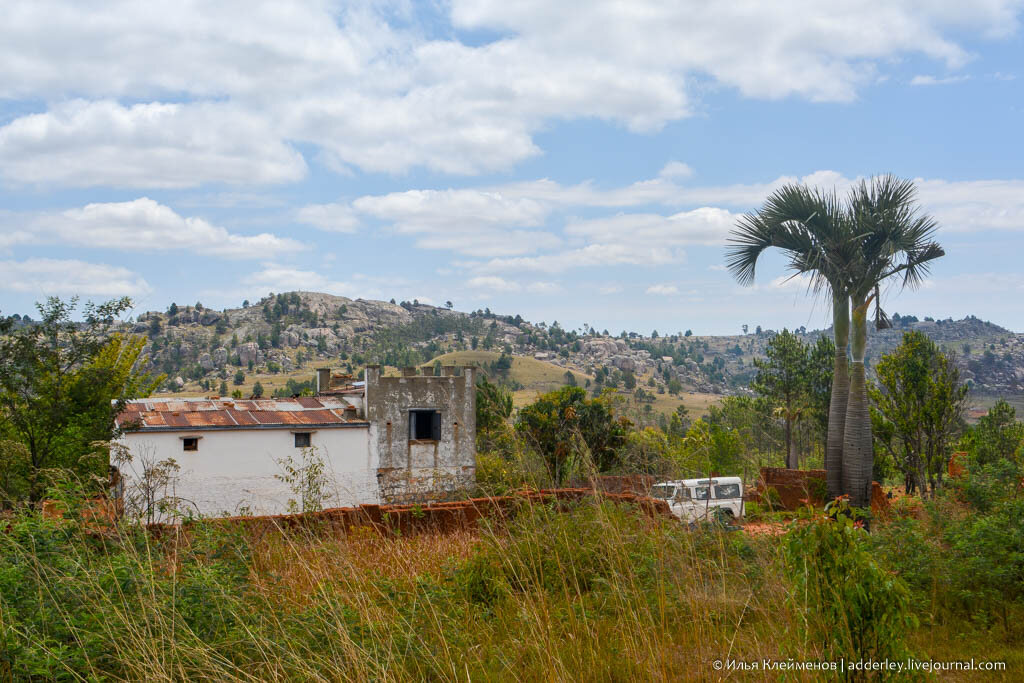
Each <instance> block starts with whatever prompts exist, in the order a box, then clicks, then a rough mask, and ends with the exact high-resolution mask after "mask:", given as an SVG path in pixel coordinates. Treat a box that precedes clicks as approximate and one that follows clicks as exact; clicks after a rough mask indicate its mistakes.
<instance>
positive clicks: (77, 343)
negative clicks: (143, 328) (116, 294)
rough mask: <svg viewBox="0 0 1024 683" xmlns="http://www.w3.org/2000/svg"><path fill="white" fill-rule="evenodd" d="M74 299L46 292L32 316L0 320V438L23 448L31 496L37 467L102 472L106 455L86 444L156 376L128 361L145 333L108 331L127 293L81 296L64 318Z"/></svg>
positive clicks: (108, 429) (108, 428) (39, 472)
mask: <svg viewBox="0 0 1024 683" xmlns="http://www.w3.org/2000/svg"><path fill="white" fill-rule="evenodd" d="M76 306H77V299H71V301H70V302H64V301H61V300H60V299H57V298H53V297H51V298H50V299H48V300H47V301H46V303H45V304H37V306H36V308H37V309H38V310H39V313H40V320H39V321H38V322H36V323H34V324H31V325H22V326H19V327H18V328H16V329H13V328H12V325H11V323H10V320H9V319H8V320H7V321H5V322H0V439H6V440H9V441H12V442H15V443H18V444H20V445H21V446H22V448H21V449H14V448H13V447H12V448H10V449H8V450H17V451H18V452H21V453H25V454H27V462H25V463H24V464H25V477H24V480H23V482H22V484H23V488H22V489H20V490H19V491H17V492H16V493H17V494H18V495H20V496H24V497H27V498H28V499H30V500H33V501H36V500H39V498H40V497H41V496H42V494H43V492H44V489H45V485H46V481H45V476H44V474H45V472H46V471H47V470H49V469H51V468H59V469H64V470H69V471H73V472H74V473H76V474H78V475H79V476H82V477H84V478H87V477H88V476H90V475H97V476H105V475H106V468H107V466H108V463H107V462H106V461H104V460H103V458H102V457H100V458H91V459H90V458H85V457H83V456H86V455H88V454H90V453H95V452H96V451H95V448H94V447H93V444H94V443H95V442H98V441H110V440H111V439H112V438H114V437H115V436H116V433H117V430H116V428H115V424H114V420H115V418H116V417H117V415H118V414H119V413H120V412H121V411H122V409H123V408H124V405H125V402H126V401H128V400H129V399H132V398H137V397H140V396H147V395H149V393H150V392H151V391H152V390H153V389H154V388H156V387H157V386H158V385H159V383H160V382H161V381H162V380H163V377H157V378H154V377H151V376H149V375H148V374H147V373H144V372H141V371H139V370H137V369H136V368H135V365H136V361H137V360H138V358H139V355H140V354H141V353H142V348H143V346H144V345H145V338H143V337H137V336H127V335H122V334H116V333H114V327H115V320H116V317H117V316H118V315H120V314H121V313H123V312H124V311H126V310H128V309H129V308H130V307H131V300H130V299H128V298H127V297H125V298H122V299H117V300H113V301H108V302H106V303H103V304H100V305H94V304H92V303H88V304H86V306H85V308H84V310H83V313H84V315H83V318H84V320H83V321H82V322H76V321H74V320H72V315H73V313H74V310H75V308H76Z"/></svg>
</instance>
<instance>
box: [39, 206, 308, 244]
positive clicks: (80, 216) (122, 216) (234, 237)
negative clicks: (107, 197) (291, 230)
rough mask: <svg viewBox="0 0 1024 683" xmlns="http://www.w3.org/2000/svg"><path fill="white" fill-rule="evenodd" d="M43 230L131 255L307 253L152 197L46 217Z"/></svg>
mask: <svg viewBox="0 0 1024 683" xmlns="http://www.w3.org/2000/svg"><path fill="white" fill-rule="evenodd" d="M37 226H40V227H43V228H45V229H48V230H49V231H51V232H52V234H53V235H55V236H56V237H57V238H59V239H60V240H61V241H63V242H64V243H67V244H77V245H81V246H87V247H105V248H109V249H121V250H129V251H164V250H168V249H188V250H191V251H194V252H197V253H201V254H209V255H211V256H222V257H225V258H266V257H267V256H268V255H271V254H275V253H279V252H282V251H284V252H288V251H299V250H302V249H304V248H305V247H304V246H303V245H302V244H300V243H299V242H296V241H295V240H292V239H288V238H284V237H277V236H276V235H271V234H269V233H261V234H258V235H239V234H235V233H230V232H228V231H227V230H225V229H224V228H222V227H220V226H217V225H212V224H210V223H208V222H207V221H205V220H203V219H202V218H192V217H185V216H180V215H178V214H177V213H175V212H174V210H173V209H171V208H170V207H167V206H164V205H163V204H160V203H158V202H155V201H153V200H152V199H149V198H148V197H142V198H140V199H135V200H132V201H129V202H114V203H107V204H101V203H97V204H87V205H86V206H84V207H83V208H81V209H69V210H67V211H63V212H61V213H60V214H59V215H51V216H48V217H44V218H41V219H40V220H39V221H38V222H37Z"/></svg>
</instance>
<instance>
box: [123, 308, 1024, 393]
mask: <svg viewBox="0 0 1024 683" xmlns="http://www.w3.org/2000/svg"><path fill="white" fill-rule="evenodd" d="M246 304H247V305H244V306H243V307H241V308H236V309H227V310H223V311H215V310H211V309H208V308H204V307H202V306H201V305H200V304H196V305H195V306H181V307H179V306H176V305H172V306H171V307H170V308H169V309H168V310H167V311H162V312H158V311H151V312H148V313H145V314H143V315H141V316H139V318H138V320H137V321H134V322H133V323H131V324H130V329H131V330H132V331H134V332H136V333H139V334H145V335H147V336H148V337H149V343H148V344H147V346H146V348H145V351H144V355H145V358H144V362H145V363H146V364H147V365H148V367H149V368H150V369H152V370H153V371H155V372H162V373H164V374H166V375H167V376H168V381H167V382H166V384H165V386H164V387H163V390H165V391H183V390H184V391H191V392H214V393H216V392H220V391H223V390H225V389H227V390H228V391H231V390H242V389H244V390H246V391H248V390H249V388H250V385H251V382H250V381H248V380H247V379H246V378H249V377H255V376H260V377H263V376H269V377H277V378H280V380H281V381H280V382H277V381H274V382H270V383H269V384H270V385H271V387H272V388H275V389H277V390H279V391H281V392H285V391H290V390H292V389H295V388H299V385H300V384H301V382H302V381H304V378H306V377H308V376H311V375H312V372H311V370H312V367H314V366H319V365H324V364H330V365H332V366H334V367H341V368H347V369H349V370H351V371H352V372H358V371H359V369H360V368H361V367H362V366H363V365H364V364H366V363H371V362H375V363H382V364H384V365H388V366H394V367H399V366H406V365H424V364H430V363H433V362H434V359H435V358H437V357H439V356H441V355H443V354H447V353H452V352H459V351H470V350H478V349H479V350H482V351H492V352H495V353H498V354H499V357H500V354H508V355H509V356H510V357H513V358H514V357H531V358H534V359H536V360H538V361H542V362H544V363H546V364H548V365H550V366H553V367H554V368H557V369H564V372H565V373H574V374H576V375H578V376H579V377H580V378H585V381H586V382H587V383H588V384H590V383H591V380H593V383H594V384H596V385H597V386H595V387H594V388H595V389H596V388H599V387H607V386H612V387H617V388H619V389H620V390H629V391H630V392H636V391H637V389H639V394H640V395H644V393H645V392H646V395H647V396H648V397H649V398H650V400H652V401H653V400H654V399H655V398H656V397H657V396H658V395H665V394H673V395H674V394H679V393H682V392H700V393H706V394H726V393H734V392H739V391H743V390H744V389H745V387H746V386H747V384H748V383H749V381H750V379H751V378H752V376H753V372H754V369H753V363H752V361H753V359H754V358H755V357H757V356H760V355H763V353H764V349H765V347H766V345H767V344H768V341H769V340H770V339H771V337H772V335H773V334H774V332H773V331H772V330H763V331H762V330H758V331H756V332H752V333H749V334H743V335H732V336H696V335H690V334H689V333H687V334H686V335H670V336H658V337H653V336H643V335H639V334H636V333H622V334H620V335H616V336H612V335H609V334H608V333H607V331H605V332H603V333H601V332H598V331H597V330H594V329H591V328H587V329H577V330H565V329H563V328H561V327H560V326H559V325H558V323H552V324H551V325H545V324H544V323H539V324H533V323H530V322H527V321H525V320H523V319H522V318H521V317H520V316H502V315H497V314H494V313H492V312H491V311H490V310H478V311H472V312H468V313H467V312H461V311H456V310H452V309H451V308H447V307H437V306H430V305H427V304H423V303H420V302H417V301H412V302H409V301H403V302H400V303H395V302H393V301H392V302H384V301H370V300H364V299H349V298H346V297H340V296H332V295H329V294H321V293H316V292H289V293H287V294H277V295H271V296H268V297H266V298H264V299H262V300H260V301H258V302H255V303H252V304H248V302H246ZM895 322H896V327H895V328H894V329H889V330H884V331H878V332H874V331H873V332H872V333H871V335H870V339H869V344H868V360H869V363H871V362H872V361H876V360H877V359H878V358H880V357H881V356H882V355H884V354H885V353H888V352H889V351H891V350H892V349H893V348H894V347H895V346H896V345H898V344H899V342H900V339H901V338H902V335H903V333H904V332H906V331H908V330H911V329H916V330H920V331H922V332H924V333H926V334H928V335H929V336H930V337H931V338H932V339H934V340H935V341H936V342H937V343H939V344H940V345H941V346H943V348H945V349H946V350H947V351H949V352H951V353H953V354H954V355H955V356H956V358H957V362H958V364H960V366H961V369H962V371H963V376H964V377H965V379H967V380H968V381H970V382H972V383H973V384H974V386H975V388H976V390H978V391H980V392H987V393H993V394H1006V395H1013V394H1018V393H1021V394H1024V335H1018V334H1016V333H1014V332H1010V331H1008V330H1006V329H1004V328H1002V327H999V326H998V325H994V324H992V323H989V322H984V321H981V320H978V319H977V318H974V317H968V318H964V319H963V320H955V321H954V320H939V321H934V320H931V319H928V318H926V319H924V320H920V321H919V320H917V318H915V317H913V316H905V317H897V318H896V320H895ZM797 332H798V334H800V335H801V336H802V337H803V339H804V340H805V341H807V342H813V341H814V340H815V339H816V338H817V337H818V336H819V335H820V334H830V330H824V331H814V330H812V331H807V330H804V329H802V328H801V329H800V330H797ZM499 374H500V369H499ZM566 377H567V378H568V375H566ZM287 379H290V380H293V383H292V384H290V385H288V387H285V384H286V382H285V380H287ZM504 379H505V380H506V381H509V382H510V383H512V384H516V381H517V380H516V378H515V376H514V375H508V376H505V377H504ZM567 381H570V380H568V379H567ZM264 383H265V384H267V383H266V382H264ZM278 385H280V386H278Z"/></svg>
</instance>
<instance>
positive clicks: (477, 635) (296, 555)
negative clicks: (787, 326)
mask: <svg viewBox="0 0 1024 683" xmlns="http://www.w3.org/2000/svg"><path fill="white" fill-rule="evenodd" d="M773 555H774V551H773V549H772V548H771V547H770V546H767V545H764V544H763V543H761V542H758V541H757V540H754V539H748V538H745V537H743V536H740V535H732V536H729V535H723V534H721V533H715V532H708V533H690V532H687V531H685V530H684V529H683V528H682V527H680V526H679V525H678V524H676V523H674V522H673V521H672V520H651V519H648V518H646V517H643V516H641V515H638V514H637V513H636V512H635V510H633V509H632V508H630V507H628V506H627V507H620V506H618V505H615V504H611V503H607V502H584V503H581V504H577V505H575V506H572V508H571V509H568V510H564V511H556V510H555V509H554V508H552V507H549V506H546V505H541V504H528V503H527V504H525V505H524V507H523V509H521V510H520V511H519V513H518V514H517V516H516V517H515V519H514V521H512V522H511V523H510V524H509V525H507V526H506V527H499V526H495V527H492V528H486V529H483V530H481V531H480V532H479V533H473V534H470V533H460V534H452V535H445V536H438V535H416V536H411V537H406V538H401V537H398V538H386V537H382V536H380V535H378V534H377V533H376V532H373V531H371V530H369V529H365V530H357V531H356V532H354V533H350V534H349V535H348V536H347V537H345V538H340V539H339V538H330V537H325V536H321V535H318V534H316V533H313V532H287V533H286V532H284V531H280V532H275V533H271V534H265V535H263V536H262V537H259V538H256V537H252V536H246V535H244V534H242V533H241V532H239V531H237V530H235V531H233V530H230V529H225V528H223V527H218V526H216V525H198V526H196V527H194V528H193V529H192V530H191V531H190V532H189V534H188V538H185V537H184V536H179V537H167V538H164V539H162V540H159V541H156V540H153V539H152V538H151V537H150V536H148V535H147V534H145V533H142V532H139V531H138V530H137V529H132V528H129V527H125V528H123V529H121V530H119V532H118V534H117V535H116V536H114V537H108V538H101V537H93V536H89V535H88V534H85V533H82V530H81V529H78V528H76V527H75V525H74V524H73V523H65V524H54V523H52V522H48V521H45V520H42V519H39V518H38V517H35V516H25V517H21V518H19V519H17V520H15V521H14V523H13V525H12V528H11V531H10V533H8V534H0V556H2V560H0V596H2V600H0V633H2V640H0V660H2V661H3V664H0V672H3V673H2V674H0V675H3V674H6V676H7V677H8V678H14V679H17V680H21V679H25V678H31V677H33V676H36V677H40V678H47V679H67V680H76V679H78V680H81V679H90V678H113V679H132V680H139V679H145V680H237V681H243V680H278V679H282V680H283V679H287V680H295V679H303V680H370V679H379V680H423V679H459V680H462V679H465V680H469V679H473V680H489V679H495V680H499V679H500V680H507V679H509V678H520V679H526V680H540V679H543V680H551V679H561V680H577V679H579V678H583V677H586V678H592V679H597V680H607V679H616V680H622V679H625V678H639V679H643V680H649V679H655V680H679V679H680V678H695V677H701V676H702V675H703V674H705V673H706V674H710V672H711V671H712V670H711V668H710V666H711V662H712V661H713V660H715V659H721V658H724V657H726V655H727V654H728V655H729V656H732V657H736V658H760V657H764V656H771V655H772V654H773V653H774V654H777V655H782V654H793V653H792V652H789V651H787V652H785V653H783V652H782V651H781V650H780V642H781V641H780V638H779V637H778V634H779V633H780V632H782V631H785V630H786V628H787V627H788V625H789V624H790V623H791V621H792V615H791V614H790V613H789V612H788V611H787V608H786V607H785V600H784V599H783V597H784V591H785V588H784V585H785V582H784V581H782V577H780V576H779V575H778V574H777V572H778V569H776V564H777V563H775V562H774V561H773V559H772V558H773ZM803 654H807V655H808V656H810V655H813V654H814V653H813V652H806V653H803Z"/></svg>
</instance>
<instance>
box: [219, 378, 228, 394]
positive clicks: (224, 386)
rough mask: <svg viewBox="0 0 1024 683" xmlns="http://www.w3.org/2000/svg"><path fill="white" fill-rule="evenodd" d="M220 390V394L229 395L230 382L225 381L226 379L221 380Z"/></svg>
mask: <svg viewBox="0 0 1024 683" xmlns="http://www.w3.org/2000/svg"><path fill="white" fill-rule="evenodd" d="M219 391H220V395H221V396H227V395H228V383H227V382H225V381H224V380H221V381H220V390H219Z"/></svg>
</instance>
